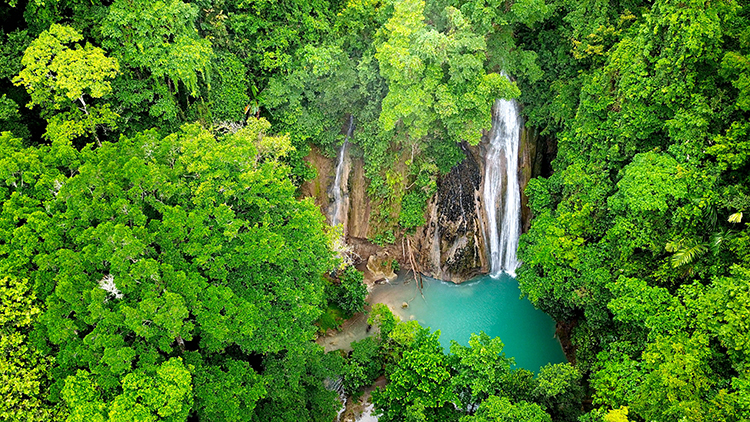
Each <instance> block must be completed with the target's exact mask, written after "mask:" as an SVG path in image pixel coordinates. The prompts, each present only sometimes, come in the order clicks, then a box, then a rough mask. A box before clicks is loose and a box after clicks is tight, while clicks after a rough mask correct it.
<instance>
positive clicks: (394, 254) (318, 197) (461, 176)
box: [300, 129, 555, 283]
mask: <svg viewBox="0 0 750 422" xmlns="http://www.w3.org/2000/svg"><path fill="white" fill-rule="evenodd" d="M485 143H486V140H485V141H483V143H482V144H480V145H479V146H476V147H471V146H469V145H466V144H462V145H461V148H462V150H463V151H464V154H465V156H466V158H465V159H464V160H463V162H461V163H460V164H459V165H457V166H456V167H455V168H453V169H452V170H451V171H450V172H449V173H448V174H447V175H446V176H444V177H442V178H441V179H440V180H438V190H437V193H436V194H435V196H433V198H431V199H430V201H429V203H428V207H427V211H426V220H427V223H426V224H425V225H424V226H423V227H421V228H418V229H417V230H416V233H415V234H414V235H410V236H408V238H409V240H410V242H408V243H410V244H411V246H412V251H413V253H414V258H415V261H416V262H417V265H418V266H419V267H420V268H419V269H420V270H421V271H422V272H423V273H424V274H425V275H428V276H431V277H434V278H439V279H442V280H446V281H453V282H456V283H460V282H463V281H466V280H468V279H470V278H473V277H475V276H477V275H479V274H483V273H487V272H488V271H489V264H488V257H487V247H486V240H485V239H486V237H487V233H486V227H487V224H486V216H485V213H484V207H483V206H482V203H481V198H482V190H483V189H484V185H483V184H484V180H483V175H484V160H485V158H484V157H485V146H484V144H485ZM554 152H555V151H554V145H552V144H551V143H550V142H549V141H548V140H547V139H546V138H544V137H540V136H539V134H538V131H536V130H534V129H524V130H523V131H522V134H521V143H520V145H519V152H518V159H519V170H518V179H519V183H520V186H521V191H522V192H523V190H524V189H525V188H526V186H527V185H528V183H529V180H531V178H532V177H536V176H539V175H542V176H548V175H549V173H550V161H551V158H552V157H553V156H554ZM306 160H307V162H308V163H310V165H312V166H314V167H315V168H316V170H317V177H316V178H315V179H313V180H310V181H308V182H305V183H304V184H303V185H302V187H301V188H300V189H301V192H302V195H303V196H310V197H313V198H314V199H315V203H316V204H317V205H318V206H319V207H320V209H321V212H322V213H323V214H325V215H326V216H327V217H328V219H329V221H330V218H331V212H332V203H333V196H332V194H331V186H332V185H333V181H334V178H335V171H336V169H335V167H336V160H335V158H328V157H325V156H323V155H322V154H321V153H320V152H319V151H318V150H317V149H315V148H314V149H313V150H312V152H311V153H310V155H309V156H308V157H307V158H306ZM345 165H346V168H345V170H344V174H343V175H342V177H343V179H342V182H341V186H342V189H343V190H344V194H345V196H346V198H347V203H346V207H347V208H348V211H347V213H346V215H347V217H346V218H345V220H344V221H345V223H344V233H345V235H346V240H347V243H348V244H349V245H350V246H352V248H353V251H354V252H355V253H356V254H357V255H358V257H359V262H361V263H362V266H363V267H364V264H365V263H368V262H370V261H371V260H370V257H371V256H376V258H377V259H378V260H379V261H383V262H392V261H393V260H397V261H398V262H399V263H400V265H401V268H411V265H410V263H409V259H408V251H407V249H408V247H407V246H406V245H407V242H406V238H397V239H396V242H395V244H393V245H387V246H385V247H379V246H377V245H374V244H372V243H371V242H369V241H368V240H367V239H368V238H369V237H371V236H372V235H373V233H372V226H371V224H370V211H371V201H370V198H369V197H368V196H367V187H368V180H367V179H366V178H365V175H364V174H365V172H364V163H363V160H362V159H361V158H356V157H355V158H350V157H346V163H345ZM521 201H522V202H521V205H522V210H521V213H522V227H523V231H524V232H525V231H527V230H528V227H529V225H530V224H531V217H532V216H531V212H530V210H529V208H528V198H527V197H526V195H522V196H521ZM373 265H374V264H372V263H371V265H370V266H373ZM373 268H374V267H373ZM363 269H364V268H363ZM369 271H371V270H369ZM380 272H381V271H378V273H380ZM389 275H390V274H389ZM369 276H370V278H373V279H376V278H378V277H380V278H382V276H381V275H380V274H375V273H374V272H373V274H369Z"/></svg>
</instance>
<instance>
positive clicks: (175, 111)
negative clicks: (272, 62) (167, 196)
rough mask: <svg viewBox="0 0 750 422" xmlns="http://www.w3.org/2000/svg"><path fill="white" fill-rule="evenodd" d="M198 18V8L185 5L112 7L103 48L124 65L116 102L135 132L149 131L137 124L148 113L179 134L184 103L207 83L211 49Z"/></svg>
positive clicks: (121, 2)
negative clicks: (196, 22) (197, 28)
mask: <svg viewBox="0 0 750 422" xmlns="http://www.w3.org/2000/svg"><path fill="white" fill-rule="evenodd" d="M197 16H198V10H197V7H196V6H194V5H191V4H188V3H184V2H182V1H181V0H167V1H156V2H153V1H145V0H137V1H126V0H118V1H115V2H114V3H112V5H111V6H110V7H109V10H108V13H107V17H106V18H105V19H104V21H103V22H102V25H101V35H102V37H103V39H102V45H103V46H104V47H106V48H108V49H109V50H110V51H111V52H112V54H113V55H114V56H115V57H117V58H118V59H119V60H120V63H122V64H123V73H122V75H121V77H120V78H118V80H116V81H115V82H114V84H115V86H116V87H117V91H116V97H117V100H118V105H119V106H120V107H121V111H120V113H121V114H123V116H124V119H125V120H126V121H128V122H129V124H131V125H135V127H136V128H137V129H139V130H143V129H147V128H150V127H151V122H144V121H139V120H142V119H144V118H145V117H144V116H142V114H144V113H145V114H147V115H148V116H151V117H152V118H157V119H160V120H161V121H162V122H163V123H170V124H171V125H172V128H175V129H176V126H177V123H178V122H179V121H180V120H179V119H178V115H182V116H183V117H184V113H185V110H184V108H186V107H181V102H182V101H183V100H184V99H185V97H189V96H192V97H196V96H197V95H198V94H199V89H200V88H199V81H201V80H203V81H204V82H206V83H207V82H208V81H209V76H210V67H211V60H212V58H213V50H212V49H211V43H210V42H209V41H208V40H206V39H204V38H201V37H200V36H199V34H198V31H197V30H196V28H195V20H196V19H197ZM157 121H159V120H157ZM144 123H145V125H144Z"/></svg>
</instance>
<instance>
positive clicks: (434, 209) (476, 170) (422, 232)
mask: <svg viewBox="0 0 750 422" xmlns="http://www.w3.org/2000/svg"><path fill="white" fill-rule="evenodd" d="M462 149H463V150H464V153H465V155H466V158H465V159H464V160H463V162H461V163H460V164H459V165H457V166H456V167H454V168H453V169H452V170H451V171H450V172H449V173H448V174H447V175H446V176H445V177H443V178H441V179H440V180H439V182H438V191H437V193H436V194H435V196H434V197H433V198H432V199H431V200H430V202H429V204H428V211H427V212H428V218H427V224H426V225H425V226H424V227H422V228H421V229H418V230H417V233H416V235H415V236H414V245H415V249H416V250H415V255H417V256H418V258H415V259H416V260H417V261H418V265H419V266H420V267H421V270H422V272H423V273H424V274H426V275H429V276H431V277H434V278H439V279H441V280H449V281H453V282H456V283H460V282H462V281H466V280H468V279H470V278H472V277H474V276H476V275H478V274H480V273H486V272H487V271H488V267H487V254H486V246H485V240H484V238H485V236H484V234H483V233H484V223H483V220H484V218H483V213H482V206H481V183H482V173H483V172H482V168H481V165H480V161H479V160H478V149H477V148H470V147H468V146H467V145H465V144H464V145H462Z"/></svg>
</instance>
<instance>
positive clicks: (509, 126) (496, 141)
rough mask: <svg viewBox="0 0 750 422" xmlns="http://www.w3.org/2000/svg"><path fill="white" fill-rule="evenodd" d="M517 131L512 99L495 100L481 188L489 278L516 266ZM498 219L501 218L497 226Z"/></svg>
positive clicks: (518, 208)
mask: <svg viewBox="0 0 750 422" xmlns="http://www.w3.org/2000/svg"><path fill="white" fill-rule="evenodd" d="M520 134H521V117H520V116H519V115H518V107H517V105H516V102H515V101H508V100H497V101H495V106H494V107H493V114H492V130H491V132H490V145H489V148H488V150H487V159H486V160H485V173H484V191H483V192H482V196H483V198H482V199H483V200H484V207H485V212H486V215H487V226H488V227H487V231H488V235H489V236H488V239H487V240H488V242H487V247H488V249H489V251H490V276H492V277H493V278H497V277H499V276H500V273H501V272H506V273H508V274H509V275H511V276H512V277H515V275H516V268H518V266H519V262H518V258H517V257H516V250H517V249H518V237H519V236H520V234H521V188H520V186H519V184H518V144H519V141H520ZM501 197H502V201H501ZM501 205H502V206H503V208H502V209H500V206H501ZM498 221H501V225H500V226H499V227H498Z"/></svg>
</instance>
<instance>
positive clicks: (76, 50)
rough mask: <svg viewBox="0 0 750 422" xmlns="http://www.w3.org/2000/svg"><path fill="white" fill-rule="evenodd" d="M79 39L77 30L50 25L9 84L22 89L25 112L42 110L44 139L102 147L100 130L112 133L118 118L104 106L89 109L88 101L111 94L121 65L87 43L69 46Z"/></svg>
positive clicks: (34, 42) (27, 50)
mask: <svg viewBox="0 0 750 422" xmlns="http://www.w3.org/2000/svg"><path fill="white" fill-rule="evenodd" d="M82 39H83V36H82V35H81V34H80V33H79V32H78V31H76V30H75V29H73V28H71V27H69V26H62V25H58V24H53V25H52V26H51V27H50V29H49V30H47V31H44V32H42V33H41V34H40V35H39V37H38V38H37V39H35V40H34V41H32V42H31V44H30V45H29V47H28V48H27V49H26V51H25V52H24V55H23V59H21V63H22V64H23V66H24V68H23V69H22V70H21V72H20V73H19V74H18V76H16V77H15V78H13V83H15V84H16V85H17V86H20V85H23V86H24V87H25V88H26V91H27V92H28V93H29V95H30V96H31V101H30V102H29V103H28V104H27V106H28V107H29V108H31V107H33V106H35V105H38V106H40V107H42V109H43V110H44V111H43V115H44V116H45V117H46V118H47V120H48V127H47V133H46V136H47V138H49V139H50V140H52V141H60V142H66V141H71V140H73V139H75V138H78V137H80V136H83V135H86V134H90V135H92V136H93V137H94V138H95V139H96V140H97V143H98V144H99V145H101V141H100V140H99V136H98V134H97V130H98V128H99V127H100V126H104V125H106V126H110V127H114V126H115V123H116V119H117V117H118V116H117V114H116V113H115V112H113V111H112V110H111V109H110V107H109V105H108V104H107V103H104V104H88V103H87V101H89V100H88V99H87V97H90V98H102V97H104V96H106V95H108V94H109V93H111V92H112V86H111V83H110V81H111V80H112V79H113V78H114V77H115V76H116V75H117V74H118V72H119V64H118V62H117V60H116V59H113V58H109V57H107V56H106V55H105V54H104V50H102V49H101V48H98V47H94V46H92V45H91V44H89V43H86V45H85V46H83V47H81V45H80V44H75V45H73V47H72V48H71V47H70V46H69V44H71V43H74V42H77V41H81V40H82Z"/></svg>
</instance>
